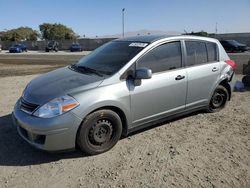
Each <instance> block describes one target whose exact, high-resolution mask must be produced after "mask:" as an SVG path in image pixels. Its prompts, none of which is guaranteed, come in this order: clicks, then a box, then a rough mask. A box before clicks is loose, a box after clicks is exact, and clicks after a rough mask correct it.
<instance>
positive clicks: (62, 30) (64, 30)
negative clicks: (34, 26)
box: [39, 23, 76, 40]
mask: <svg viewBox="0 0 250 188" xmlns="http://www.w3.org/2000/svg"><path fill="white" fill-rule="evenodd" d="M39 29H40V32H41V34H42V38H43V39H46V40H62V39H75V38H76V34H75V32H74V31H73V30H72V29H71V28H69V27H67V26H65V25H62V24H57V23H55V24H50V23H43V24H41V25H39Z"/></svg>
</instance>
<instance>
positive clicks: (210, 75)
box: [185, 40, 220, 108]
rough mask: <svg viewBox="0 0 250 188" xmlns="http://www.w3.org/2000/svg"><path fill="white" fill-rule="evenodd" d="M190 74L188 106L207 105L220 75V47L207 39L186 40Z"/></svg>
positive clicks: (188, 73) (187, 62) (188, 74)
mask: <svg viewBox="0 0 250 188" xmlns="http://www.w3.org/2000/svg"><path fill="white" fill-rule="evenodd" d="M185 46H186V67H187V69H186V70H187V76H188V90H187V102H186V107H187V108H193V107H194V108H195V107H199V106H204V105H206V104H207V103H208V102H209V100H210V95H211V92H213V88H214V87H215V85H216V83H217V80H218V79H219V77H220V63H219V61H218V59H219V56H218V47H217V44H216V43H213V42H207V41H199V40H196V41H189V40H186V41H185Z"/></svg>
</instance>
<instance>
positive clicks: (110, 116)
mask: <svg viewBox="0 0 250 188" xmlns="http://www.w3.org/2000/svg"><path fill="white" fill-rule="evenodd" d="M121 133H122V122H121V119H120V117H119V116H118V114H116V113H115V112H114V111H111V110H99V111H96V112H94V113H92V114H90V115H88V116H87V118H86V119H85V120H84V122H83V123H82V125H81V127H80V129H79V131H78V134H77V145H78V146H79V148H80V149H81V150H82V151H84V152H85V153H87V154H90V155H95V154H99V153H103V152H105V151H108V150H109V149H111V148H112V147H113V146H114V145H115V144H116V143H117V142H118V140H119V139H120V137H121Z"/></svg>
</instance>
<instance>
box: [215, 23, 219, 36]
mask: <svg viewBox="0 0 250 188" xmlns="http://www.w3.org/2000/svg"><path fill="white" fill-rule="evenodd" d="M217 33H218V23H217V22H216V24H215V38H217Z"/></svg>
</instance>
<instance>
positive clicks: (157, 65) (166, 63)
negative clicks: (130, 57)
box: [137, 42, 181, 73]
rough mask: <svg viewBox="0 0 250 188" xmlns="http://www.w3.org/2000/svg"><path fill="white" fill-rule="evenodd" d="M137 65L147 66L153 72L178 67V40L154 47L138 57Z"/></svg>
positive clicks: (179, 60) (179, 62) (179, 61)
mask: <svg viewBox="0 0 250 188" xmlns="http://www.w3.org/2000/svg"><path fill="white" fill-rule="evenodd" d="M137 66H138V67H147V68H149V69H151V70H152V72H153V73H155V72H162V71H166V70H171V69H176V68H180V67H181V45H180V42H171V43H167V44H164V45H161V46H159V47H156V48H155V49H153V50H151V51H150V52H148V53H147V54H146V55H144V56H143V57H142V58H141V59H139V61H138V64H137Z"/></svg>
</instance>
